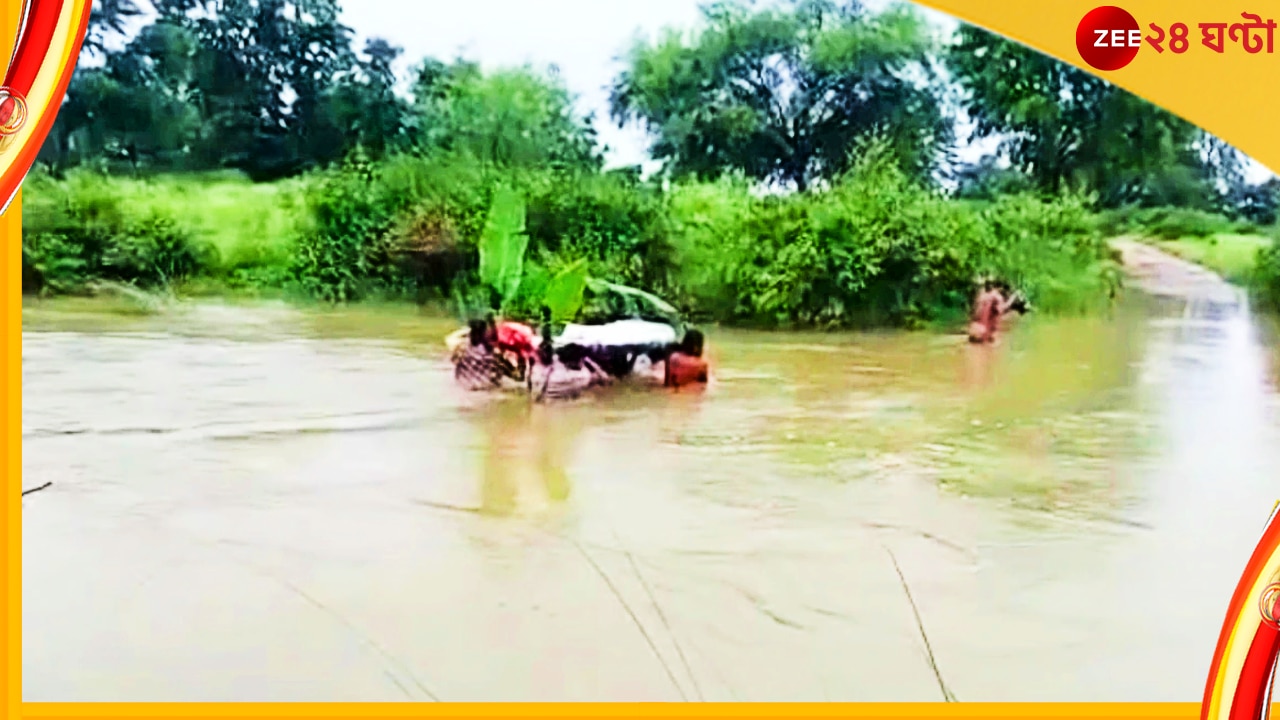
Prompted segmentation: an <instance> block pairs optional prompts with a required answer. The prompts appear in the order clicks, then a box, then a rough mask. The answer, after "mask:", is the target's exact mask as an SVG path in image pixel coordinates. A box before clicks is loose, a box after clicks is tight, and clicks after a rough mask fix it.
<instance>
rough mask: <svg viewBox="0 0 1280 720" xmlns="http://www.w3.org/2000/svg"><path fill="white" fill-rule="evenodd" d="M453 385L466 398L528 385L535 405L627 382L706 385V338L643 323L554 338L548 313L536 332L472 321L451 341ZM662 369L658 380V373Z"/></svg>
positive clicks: (581, 328) (576, 330)
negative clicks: (469, 392) (464, 392)
mask: <svg viewBox="0 0 1280 720" xmlns="http://www.w3.org/2000/svg"><path fill="white" fill-rule="evenodd" d="M447 344H448V345H449V347H450V350H451V351H452V359H453V363H454V378H455V379H456V380H457V381H458V383H459V384H460V385H462V386H463V387H465V388H467V389H469V390H497V389H501V388H504V387H510V386H512V385H516V386H519V385H523V387H524V389H525V390H526V391H527V392H529V393H530V394H531V395H532V396H533V397H534V398H535V399H537V400H544V399H570V398H575V397H578V396H580V395H581V394H582V393H583V392H585V391H587V390H589V389H591V388H595V387H600V386H604V385H610V384H612V383H613V382H615V381H616V380H620V379H622V378H628V377H631V378H637V377H638V378H639V379H640V380H641V381H642V382H643V381H650V382H651V383H652V384H655V385H656V384H658V383H659V382H660V383H661V385H662V386H663V387H667V388H680V387H685V386H690V385H704V384H706V383H707V381H708V378H709V369H708V366H707V361H706V360H705V359H704V358H703V345H704V341H703V336H702V333H701V332H699V331H698V330H696V329H692V328H691V329H689V330H687V331H685V333H684V337H683V338H681V339H679V340H678V341H677V336H676V330H675V328H674V327H672V326H670V325H667V324H664V323H656V322H649V321H645V320H634V319H628V320H617V321H614V322H611V323H605V324H601V325H568V326H566V327H565V328H564V330H563V331H562V332H561V334H560V335H559V337H555V336H553V333H552V323H551V311H550V310H549V309H548V308H545V307H544V308H543V309H542V323H541V327H540V329H539V331H537V332H535V331H534V329H533V328H531V327H529V326H528V325H525V324H523V323H518V322H513V321H506V320H504V321H498V320H497V319H496V318H495V316H494V315H493V314H492V313H490V314H489V316H488V318H487V319H486V320H472V321H471V322H470V323H469V325H468V327H467V328H465V329H463V330H460V331H458V332H457V333H454V334H453V335H452V336H450V338H449V339H448V340H447ZM659 365H660V366H661V367H662V374H661V376H660V378H659V376H657V375H656V374H655V372H654V370H655V369H656V368H657V367H658V366H659Z"/></svg>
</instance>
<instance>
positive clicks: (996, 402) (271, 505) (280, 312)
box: [22, 244, 1280, 701]
mask: <svg viewBox="0 0 1280 720" xmlns="http://www.w3.org/2000/svg"><path fill="white" fill-rule="evenodd" d="M1121 250H1122V252H1123V253H1124V255H1125V258H1126V261H1127V264H1128V266H1129V267H1130V268H1131V269H1132V271H1133V272H1134V274H1135V276H1136V278H1137V280H1138V281H1139V282H1141V283H1143V284H1144V286H1145V287H1147V289H1149V290H1152V291H1154V292H1157V293H1160V294H1164V295H1171V296H1173V300H1172V301H1171V302H1173V304H1174V305H1175V307H1172V308H1170V307H1165V306H1163V305H1160V304H1155V305H1151V306H1148V304H1141V307H1139V308H1137V309H1135V310H1132V311H1126V312H1122V313H1117V315H1116V317H1114V318H1109V319H1101V320H1067V319H1063V320H1049V319H1038V318H1028V321H1027V322H1025V323H1023V324H1022V326H1020V327H1018V328H1016V329H1015V330H1014V331H1013V332H1012V333H1010V334H1009V335H1008V336H1007V337H1006V338H1005V342H1004V343H1003V344H1002V345H1001V347H999V348H996V349H994V350H993V351H992V352H991V353H988V354H983V353H984V351H985V350H987V349H986V348H974V347H970V346H968V344H967V343H963V342H958V341H957V340H956V339H955V338H954V337H939V336H934V335H928V334H923V333H875V334H867V335H826V334H824V335H809V334H759V333H741V332H729V331H714V332H712V333H710V341H711V344H712V351H713V353H714V356H713V357H714V360H715V367H716V378H715V383H714V384H713V385H712V387H710V388H709V389H708V391H707V392H706V394H705V395H700V396H699V395H685V394H682V395H669V394H666V393H652V392H641V391H631V392H628V391H626V390H619V391H616V392H611V393H610V394H608V395H606V396H602V397H599V398H596V399H594V400H591V401H586V402H580V403H572V404H565V405H553V406H548V407H530V406H529V404H528V403H527V402H524V401H523V400H521V399H519V398H513V399H507V400H500V401H490V400H489V399H486V398H479V397H476V396H471V395H467V394H465V393H462V392H460V391H458V390H456V389H455V388H454V386H453V384H452V383H451V378H450V374H449V368H448V365H447V362H446V360H445V358H444V354H443V346H442V344H441V339H442V338H443V337H444V335H445V334H446V333H447V332H448V331H449V330H451V329H452V326H451V325H450V324H449V323H448V322H444V321H432V320H430V319H424V318H420V317H416V316H405V315H396V314H395V313H393V312H390V311H385V312H382V311H378V312H375V311H373V310H370V309H358V308H350V309H344V310H335V311H327V312H320V311H302V310H296V309H291V308H287V307H283V306H276V305H252V306H235V305H194V306H189V307H183V308H179V309H175V310H173V311H171V312H169V313H166V314H163V315H159V316H152V317H141V318H138V317H122V316H119V315H113V314H110V313H107V312H103V311H102V309H101V308H97V307H94V306H92V305H91V304H89V305H86V304H83V303H79V304H77V303H36V304H32V305H31V306H29V307H28V308H26V310H25V312H24V333H23V393H24V396H23V405H24V417H23V422H24V428H23V432H24V446H23V455H24V457H23V467H24V475H25V477H24V483H25V486H35V485H39V484H42V483H45V482H50V481H51V482H53V485H52V486H51V487H49V488H48V489H46V490H43V491H41V492H39V493H35V494H33V495H30V496H27V497H26V498H24V500H23V511H22V512H23V515H22V522H23V528H22V532H23V636H22V641H23V665H22V684H23V699H24V700H26V701H165V700H168V701H232V700H235V701H363V700H373V701H405V700H418V701H432V700H444V701H482V700H519V701H537V700H659V701H680V700H689V701H699V700H708V701H710V700H739V701H776V700H797V701H823V700H849V701H912V700H915V701H939V700H943V699H947V698H957V699H959V700H962V701H1020V700H1079V701H1086V700H1097V701H1124V700H1132V701H1194V700H1198V699H1199V696H1200V693H1201V691H1202V687H1203V682H1204V678H1205V674H1206V672H1207V669H1208V664H1209V660H1210V658H1211V655H1212V652H1213V646H1214V642H1215V641H1216V637H1217V631H1218V628H1219V626H1220V623H1221V620H1222V615H1223V613H1224V612H1225V609H1226V603H1227V601H1228V599H1229V596H1230V593H1231V590H1232V588H1233V587H1234V583H1235V581H1236V579H1237V577H1238V573H1239V571H1240V569H1241V568H1242V567H1243V564H1244V562H1245V560H1246V559H1247V556H1248V553H1249V551H1250V550H1251V549H1252V546H1253V543H1254V541H1255V540H1256V536H1257V533H1258V532H1260V530H1261V528H1262V525H1263V523H1264V522H1265V521H1266V519H1267V515H1268V513H1269V511H1270V509H1271V505H1272V503H1273V502H1274V500H1275V498H1276V484H1275V478H1276V477H1278V476H1280V412H1278V408H1280V401H1278V400H1277V394H1276V391H1275V380H1276V373H1275V371H1274V370H1273V369H1272V368H1273V364H1272V360H1273V358H1275V357H1276V350H1275V348H1276V345H1275V343H1274V341H1272V340H1269V339H1268V337H1267V336H1266V335H1265V334H1264V333H1262V331H1261V328H1260V327H1259V326H1258V324H1257V323H1256V322H1255V321H1254V320H1253V319H1252V318H1251V317H1250V316H1249V315H1248V313H1247V307H1246V306H1240V305H1235V306H1231V307H1229V308H1228V307H1226V306H1225V305H1223V307H1222V308H1219V310H1221V311H1219V310H1214V311H1212V312H1208V311H1205V310H1204V308H1208V307H1210V306H1211V305H1212V306H1213V307H1218V305H1220V304H1222V303H1224V302H1225V299H1226V298H1227V296H1228V294H1229V293H1231V292H1232V291H1231V289H1230V288H1229V286H1225V284H1224V283H1221V281H1218V282H1216V283H1215V282H1213V279H1212V278H1209V277H1205V276H1204V274H1203V273H1200V272H1199V271H1195V270H1192V269H1189V268H1186V267H1185V264H1184V263H1181V261H1176V259H1173V258H1170V257H1168V256H1166V255H1164V254H1163V253H1158V252H1157V251H1153V250H1150V249H1149V248H1145V247H1144V246H1136V245H1132V244H1129V245H1124V244H1122V245H1121ZM1178 288H1181V290H1179V291H1176V292H1175V290H1177V289H1178ZM1233 296H1234V295H1233ZM1206 299H1208V300H1211V301H1212V302H1211V303H1209V304H1206V303H1205V302H1203V301H1204V300H1206ZM1178 301H1181V303H1182V304H1181V305H1180V306H1178V305H1177V303H1178ZM1193 301H1194V302H1193ZM1193 305H1194V306H1195V309H1192V310H1188V309H1187V308H1191V307H1192V306H1193Z"/></svg>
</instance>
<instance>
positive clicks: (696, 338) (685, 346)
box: [680, 328, 704, 357]
mask: <svg viewBox="0 0 1280 720" xmlns="http://www.w3.org/2000/svg"><path fill="white" fill-rule="evenodd" d="M703 342H704V339H703V337H702V331H701V330H698V329H696V328H690V329H689V330H688V331H686V332H685V334H684V340H683V341H682V342H681V343H680V352H682V353H684V354H686V355H692V356H693V357H702V345H703Z"/></svg>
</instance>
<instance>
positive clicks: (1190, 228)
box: [1101, 207, 1257, 240]
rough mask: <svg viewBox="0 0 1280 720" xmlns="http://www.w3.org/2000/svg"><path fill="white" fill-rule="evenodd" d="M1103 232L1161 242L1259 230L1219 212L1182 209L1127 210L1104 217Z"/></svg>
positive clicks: (1110, 212)
mask: <svg viewBox="0 0 1280 720" xmlns="http://www.w3.org/2000/svg"><path fill="white" fill-rule="evenodd" d="M1101 229H1102V230H1103V231H1104V232H1106V233H1107V234H1108V235H1112V236H1115V235H1127V234H1134V235H1141V236H1143V237H1149V238H1152V239H1157V240H1179V239H1182V238H1206V237H1210V236H1213V235H1218V234H1223V233H1233V232H1234V233H1249V232H1254V231H1256V229H1257V228H1256V227H1255V226H1254V225H1253V224H1252V223H1248V222H1234V221H1232V220H1230V219H1229V218H1227V217H1224V216H1222V215H1218V214H1216V213H1211V212H1205V211H1203V210H1195V209H1192V208H1181V207H1155V208H1136V207H1125V208H1120V209H1117V210H1111V211H1109V212H1107V213H1104V214H1103V215H1102V226H1101Z"/></svg>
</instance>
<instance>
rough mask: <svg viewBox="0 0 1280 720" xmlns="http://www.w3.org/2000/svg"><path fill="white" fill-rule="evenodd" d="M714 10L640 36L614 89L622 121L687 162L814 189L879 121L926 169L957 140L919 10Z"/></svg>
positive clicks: (707, 170)
mask: <svg viewBox="0 0 1280 720" xmlns="http://www.w3.org/2000/svg"><path fill="white" fill-rule="evenodd" d="M704 16H705V26H704V27H703V28H702V29H701V30H699V31H698V32H696V33H694V34H686V33H682V32H679V31H676V30H670V31H668V32H666V33H665V34H664V35H663V36H662V37H661V38H660V39H659V40H658V41H657V42H655V43H644V42H642V43H639V44H637V45H636V46H635V47H633V48H632V49H631V51H630V53H629V54H628V55H627V57H626V62H627V67H626V69H625V70H624V71H623V73H622V74H621V75H620V76H619V77H618V79H617V81H616V82H615V84H614V87H613V93H612V111H613V115H614V117H615V119H617V120H618V121H619V122H623V123H625V122H627V121H637V122H639V123H640V124H641V125H642V126H643V127H644V128H645V129H646V130H647V131H648V132H649V134H650V135H651V136H652V137H653V140H654V141H653V145H652V153H653V155H654V157H655V158H657V159H661V160H666V161H668V162H669V167H670V169H671V170H672V171H673V172H675V173H676V174H691V175H695V176H700V177H711V176H715V175H717V174H719V173H721V172H724V171H725V170H740V171H743V172H745V173H746V174H747V175H748V176H750V177H753V178H756V179H759V180H764V181H775V182H780V183H785V184H790V185H793V186H795V187H797V188H798V189H801V190H803V189H805V188H806V187H808V186H809V185H810V184H812V183H813V181H815V180H819V179H824V178H827V179H829V178H831V177H833V176H834V175H836V174H838V173H839V172H840V171H841V170H843V169H844V168H846V167H847V166H848V163H849V160H850V157H849V152H850V150H851V149H852V148H853V147H854V143H855V141H857V140H858V138H860V137H863V136H865V135H867V134H868V133H870V132H872V131H877V130H878V131H882V132H885V133H887V134H888V135H889V136H890V137H891V138H892V140H893V142H894V147H895V149H896V151H897V153H898V155H899V159H900V160H901V161H902V162H903V163H904V164H905V165H906V166H908V167H910V168H911V169H912V170H914V171H916V172H918V173H925V172H927V171H928V170H930V169H932V168H933V166H934V164H935V162H936V161H937V159H938V158H939V154H940V152H941V151H942V150H944V149H945V148H946V147H947V146H948V145H949V142H950V139H951V136H950V128H951V127H952V123H951V121H950V119H948V118H946V117H944V115H943V113H942V111H941V107H942V106H941V104H940V103H939V101H938V100H939V99H938V97H937V94H936V92H935V90H934V88H933V87H932V86H931V85H930V83H929V82H928V81H929V79H930V77H929V73H928V72H927V70H928V68H929V53H930V50H931V41H930V38H929V36H928V33H927V32H926V26H925V24H924V22H923V21H922V20H921V19H920V17H919V16H918V15H916V14H915V13H913V12H911V11H909V10H907V9H903V8H899V9H895V10H892V11H890V12H887V13H885V14H881V15H876V14H873V13H870V12H868V11H867V10H865V9H864V8H863V7H862V6H861V4H860V3H857V2H852V1H848V0H846V1H845V2H835V1H834V0H792V1H791V2H787V3H785V4H782V5H779V6H777V7H767V8H757V7H755V6H753V5H749V4H742V3H734V2H721V3H715V4H712V5H709V6H707V7H706V8H705V9H704Z"/></svg>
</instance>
